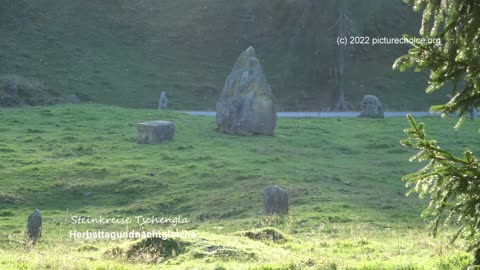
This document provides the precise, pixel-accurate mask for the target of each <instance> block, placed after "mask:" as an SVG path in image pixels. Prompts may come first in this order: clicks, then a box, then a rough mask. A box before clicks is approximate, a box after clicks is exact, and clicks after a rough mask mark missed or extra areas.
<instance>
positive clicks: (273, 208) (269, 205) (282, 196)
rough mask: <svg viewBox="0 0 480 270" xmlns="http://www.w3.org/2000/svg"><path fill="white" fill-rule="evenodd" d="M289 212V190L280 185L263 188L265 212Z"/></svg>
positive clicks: (267, 213)
mask: <svg viewBox="0 0 480 270" xmlns="http://www.w3.org/2000/svg"><path fill="white" fill-rule="evenodd" d="M282 213H288V192H287V190H285V189H282V188H279V187H278V186H269V187H266V188H264V189H263V214H264V215H272V214H282Z"/></svg>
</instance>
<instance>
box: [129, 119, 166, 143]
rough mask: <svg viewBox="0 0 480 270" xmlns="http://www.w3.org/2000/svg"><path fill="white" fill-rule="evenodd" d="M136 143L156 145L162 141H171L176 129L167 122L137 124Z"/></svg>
mask: <svg viewBox="0 0 480 270" xmlns="http://www.w3.org/2000/svg"><path fill="white" fill-rule="evenodd" d="M137 130H138V143H141V144H158V143H162V142H163V141H168V140H173V136H174V135H175V131H176V127H175V125H174V124H173V123H172V122H168V121H160V120H158V121H149V122H144V123H139V124H137Z"/></svg>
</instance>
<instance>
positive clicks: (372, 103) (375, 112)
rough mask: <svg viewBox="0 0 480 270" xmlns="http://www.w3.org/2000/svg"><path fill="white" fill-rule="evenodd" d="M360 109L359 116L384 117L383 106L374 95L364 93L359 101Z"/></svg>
mask: <svg viewBox="0 0 480 270" xmlns="http://www.w3.org/2000/svg"><path fill="white" fill-rule="evenodd" d="M360 106H361V108H362V111H361V112H360V115H359V117H367V118H384V117H385V116H384V113H383V106H382V103H380V100H379V99H378V98H377V97H376V96H372V95H365V96H364V97H363V100H362V102H361V103H360Z"/></svg>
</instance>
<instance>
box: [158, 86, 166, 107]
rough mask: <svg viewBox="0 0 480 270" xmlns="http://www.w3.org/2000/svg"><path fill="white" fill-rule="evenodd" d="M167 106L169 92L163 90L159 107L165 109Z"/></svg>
mask: <svg viewBox="0 0 480 270" xmlns="http://www.w3.org/2000/svg"><path fill="white" fill-rule="evenodd" d="M167 106H168V98H167V94H166V93H165V91H162V93H161V94H160V99H159V100H158V109H159V110H165V109H167Z"/></svg>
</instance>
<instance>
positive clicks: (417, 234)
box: [0, 105, 478, 270]
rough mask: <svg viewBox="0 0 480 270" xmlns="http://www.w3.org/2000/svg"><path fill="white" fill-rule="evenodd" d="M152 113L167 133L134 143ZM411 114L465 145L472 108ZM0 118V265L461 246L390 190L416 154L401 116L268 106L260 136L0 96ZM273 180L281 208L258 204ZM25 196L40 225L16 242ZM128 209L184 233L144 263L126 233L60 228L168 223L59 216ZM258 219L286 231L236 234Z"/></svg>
mask: <svg viewBox="0 0 480 270" xmlns="http://www.w3.org/2000/svg"><path fill="white" fill-rule="evenodd" d="M160 119H162V120H169V121H173V122H174V123H175V124H176V126H177V133H176V135H175V139H174V140H173V141H170V142H167V143H165V144H161V145H140V144H137V142H136V135H137V134H136V124H137V123H139V122H143V121H147V120H160ZM422 121H424V122H425V123H426V128H427V131H428V132H429V134H430V135H431V136H433V137H434V138H436V139H438V140H439V142H440V144H441V145H442V147H443V148H446V149H451V150H455V151H457V152H460V151H462V150H463V147H464V146H466V145H471V146H475V142H476V141H477V127H476V126H475V124H474V123H472V122H466V123H465V124H464V126H463V127H462V128H461V129H460V130H454V129H453V128H452V126H453V123H454V122H455V119H440V118H424V119H422ZM0 123H1V127H0V138H1V140H0V184H1V189H0V269H41V268H45V269H52V268H53V269H95V268H96V269H138V268H144V269H156V268H158V267H160V266H161V267H166V268H171V269H192V268H195V269H264V270H266V269H306V268H311V269H462V268H465V267H466V266H467V265H468V262H469V260H470V255H469V254H467V253H464V252H462V251H461V246H444V243H445V242H446V239H444V238H439V239H432V238H431V237H429V236H428V233H427V230H426V229H425V224H424V221H423V220H422V219H421V218H420V213H421V211H422V209H423V208H424V207H425V206H426V202H425V201H420V200H418V199H417V198H415V196H410V197H405V195H404V194H405V191H406V189H405V187H404V183H402V182H401V181H400V177H401V176H402V175H404V174H406V173H409V172H413V171H414V170H416V169H418V168H420V166H421V164H411V163H409V162H408V157H409V156H410V155H411V154H412V153H409V152H407V151H406V150H404V149H403V148H402V147H401V146H400V145H399V140H400V139H402V138H403V137H404V134H403V132H402V130H403V128H405V127H406V125H407V122H406V120H405V119H403V118H389V119H384V120H383V119H377V120H370V119H327V118H319V119H279V122H278V127H277V129H276V133H275V136H273V137H268V136H251V137H237V136H230V135H226V134H221V133H218V132H217V131H216V130H215V121H214V119H213V118H208V117H193V116H188V115H183V114H178V113H175V112H170V111H156V110H134V109H122V108H118V107H108V106H101V105H78V106H76V105H63V106H51V107H33V108H23V109H8V110H2V111H0ZM472 150H473V151H475V150H478V149H475V148H474V149H472ZM274 184H275V185H279V186H282V187H284V188H286V189H288V191H289V197H290V209H289V210H290V212H289V214H288V215H287V216H280V217H264V216H262V215H261V213H262V197H261V191H262V189H263V188H264V187H266V186H268V185H274ZM33 208H39V209H40V211H41V212H42V215H43V217H44V226H43V236H42V238H41V240H40V241H39V243H38V245H37V246H35V247H34V249H33V250H29V251H28V250H24V249H23V247H22V239H23V229H24V227H25V224H26V218H27V216H28V214H29V213H30V212H31V211H32V209H33ZM139 215H142V216H145V217H147V216H151V215H155V216H157V217H159V216H171V217H174V216H178V215H181V216H182V217H187V218H188V219H189V220H190V222H189V223H188V224H182V225H178V226H177V228H179V230H181V231H195V232H196V233H197V234H198V236H197V237H196V238H194V239H182V240H178V241H179V242H178V243H180V244H181V245H182V248H181V252H175V254H174V255H173V256H171V258H169V259H166V260H160V261H161V262H159V263H158V264H155V263H147V262H148V261H149V260H147V259H145V258H144V257H141V258H140V259H138V256H136V257H135V256H134V257H128V256H126V255H122V254H127V253H128V252H129V250H132V246H134V243H132V242H131V241H125V240H85V239H74V238H70V237H69V231H71V230H77V231H85V230H106V231H123V230H127V229H128V230H130V229H135V230H153V229H160V230H165V229H173V228H172V227H162V226H160V225H158V224H156V225H145V226H143V227H140V226H139V225H138V224H136V223H132V224H130V225H129V227H128V228H127V227H126V226H125V225H111V224H110V225H102V224H88V225H85V224H84V225H78V224H72V221H71V219H70V218H71V216H89V217H99V216H108V217H130V218H134V217H135V216H139ZM270 227H273V228H275V229H278V230H279V233H281V234H282V235H283V236H284V237H285V239H286V240H285V241H269V240H268V237H246V236H245V235H250V236H252V235H253V236H255V235H260V236H262V235H263V233H265V232H262V231H260V232H259V231H258V229H261V228H267V229H268V228H270ZM449 230H450V228H445V231H449ZM245 231H250V233H247V234H245ZM242 232H243V233H242ZM175 241H177V240H175ZM461 244H462V243H461V242H459V243H458V245H461ZM112 250H114V252H113V253H112ZM117 251H118V252H117ZM130 252H133V251H130ZM109 254H110V255H111V254H117V255H118V254H120V255H118V256H117V255H115V256H109ZM135 254H136V253H135ZM145 254H147V255H148V252H145ZM154 258H155V257H154ZM156 259H158V258H156ZM222 267H223V268H222Z"/></svg>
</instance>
